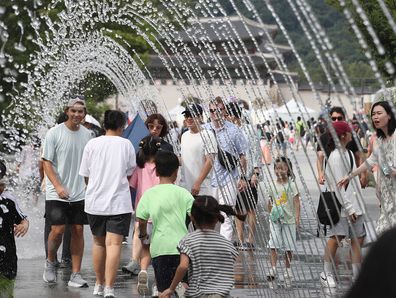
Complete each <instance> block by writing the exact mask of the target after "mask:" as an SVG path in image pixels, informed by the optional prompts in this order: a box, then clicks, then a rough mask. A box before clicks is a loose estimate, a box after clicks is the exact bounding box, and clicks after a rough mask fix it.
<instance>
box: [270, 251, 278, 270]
mask: <svg viewBox="0 0 396 298" xmlns="http://www.w3.org/2000/svg"><path fill="white" fill-rule="evenodd" d="M277 261H278V253H277V252H276V249H274V248H271V266H272V267H276V262H277Z"/></svg>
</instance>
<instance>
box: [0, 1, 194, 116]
mask: <svg viewBox="0 0 396 298" xmlns="http://www.w3.org/2000/svg"><path fill="white" fill-rule="evenodd" d="M189 1H190V0H187V1H183V0H178V1H177V2H178V3H182V4H183V5H189V4H190V3H189ZM66 2H68V3H69V4H70V3H71V4H72V5H80V4H78V3H79V1H66V0H64V1H51V0H40V1H26V0H2V2H1V7H0V49H3V51H0V78H1V79H0V113H1V112H2V111H3V110H4V108H5V107H6V106H8V105H9V104H10V102H11V100H12V95H13V94H15V93H18V92H20V90H21V88H22V86H23V85H24V84H25V83H26V81H27V73H28V71H31V70H32V68H33V65H32V64H31V63H30V61H31V59H32V54H34V53H35V52H37V51H40V49H39V47H38V46H37V44H35V42H34V40H35V38H36V35H35V30H34V28H33V27H34V26H39V27H40V28H39V30H38V31H39V35H40V36H41V37H42V38H43V39H45V40H46V39H50V38H51V30H49V28H48V26H46V24H45V22H43V18H44V17H49V18H50V19H51V20H52V21H53V22H56V21H58V20H59V19H60V14H61V13H62V12H63V11H64V10H65V8H66V6H65V3H66ZM73 2H74V4H73ZM38 3H39V4H38ZM136 3H137V4H136V6H138V7H140V8H141V11H137V13H138V14H139V15H140V16H143V17H144V16H145V15H147V16H148V18H152V17H153V16H152V15H154V14H155V13H156V12H158V13H157V18H158V20H161V19H163V20H164V23H166V22H169V23H170V24H171V25H172V26H174V27H175V28H177V24H176V22H174V15H172V13H171V12H169V11H168V10H167V9H164V7H163V5H162V2H161V1H159V0H142V1H139V2H136ZM90 5H92V9H94V7H93V6H94V5H93V4H90ZM97 5H98V6H99V5H103V6H105V5H108V6H109V7H116V8H117V9H118V10H119V11H121V10H123V9H124V8H125V7H126V6H131V5H135V4H134V3H132V4H131V1H128V0H119V1H112V0H101V1H98V2H97ZM87 13H90V14H91V16H92V19H95V17H97V14H96V13H95V12H94V11H89V12H88V11H87ZM117 13H118V12H117ZM115 15H116V14H115ZM34 20H36V21H34ZM38 24H40V25H38ZM134 25H136V26H137V27H138V28H139V29H140V30H141V32H145V33H146V36H148V38H149V39H150V42H152V43H153V44H156V40H155V38H154V36H155V35H156V33H155V28H153V27H152V25H151V24H148V23H147V22H145V21H144V18H142V19H140V20H139V21H137V22H136V24H134ZM83 30H84V31H86V32H93V31H98V32H99V31H100V32H102V33H103V34H104V35H106V36H108V37H110V38H111V39H113V40H114V41H115V42H116V43H118V44H119V45H121V46H122V47H124V48H125V49H126V50H127V51H128V53H129V54H130V55H131V56H132V57H133V56H135V55H139V57H140V58H141V59H142V60H143V63H146V62H147V60H148V53H149V52H150V50H151V47H152V46H151V45H150V44H149V43H148V41H147V40H145V39H144V38H143V37H142V36H141V35H140V34H139V33H138V32H137V31H135V30H133V29H132V28H131V27H130V26H129V25H128V24H121V23H119V22H117V21H116V18H114V17H109V18H108V19H106V20H95V23H94V25H92V23H88V22H87V23H86V24H85V25H84V28H83ZM151 33H153V34H151ZM137 61H138V62H137V63H138V65H139V60H137ZM99 80H105V79H104V78H103V76H101V75H100V74H99V73H92V74H90V75H87V76H86V77H85V78H84V82H82V84H80V85H81V86H84V87H89V84H90V83H93V84H95V85H96V91H95V92H96V93H95V92H94V88H90V89H91V90H89V91H87V92H84V93H86V94H85V95H86V97H87V98H88V99H95V100H96V101H97V100H103V99H104V98H106V97H107V96H109V95H111V94H114V92H115V89H114V86H113V87H109V86H104V85H103V84H102V85H100V84H99V85H98V84H96V83H97V81H99ZM107 82H109V81H107ZM97 95H99V96H97Z"/></svg>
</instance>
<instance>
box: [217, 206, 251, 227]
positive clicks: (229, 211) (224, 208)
mask: <svg viewBox="0 0 396 298" xmlns="http://www.w3.org/2000/svg"><path fill="white" fill-rule="evenodd" d="M219 211H223V212H224V213H225V214H227V215H228V216H230V215H233V216H235V217H236V218H238V219H239V220H241V221H245V219H246V216H247V214H239V213H236V212H235V210H234V208H233V207H232V206H229V205H219ZM223 222H224V221H222V222H221V223H223Z"/></svg>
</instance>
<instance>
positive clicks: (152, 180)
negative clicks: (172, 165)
mask: <svg viewBox="0 0 396 298" xmlns="http://www.w3.org/2000/svg"><path fill="white" fill-rule="evenodd" d="M160 146H161V139H160V138H158V137H153V136H151V135H149V136H147V137H144V138H143V139H142V140H141V141H140V143H139V148H140V149H139V151H138V153H137V155H136V164H137V167H136V168H135V171H134V172H133V174H132V176H131V178H130V179H129V186H130V187H131V188H133V189H135V190H136V199H135V206H134V208H135V210H136V208H137V206H138V204H139V201H140V198H141V197H142V195H143V193H144V192H145V191H146V190H147V189H149V188H150V187H153V186H155V185H157V184H159V177H158V176H157V175H156V173H155V163H154V159H155V155H156V154H157V151H158V150H159V149H160ZM149 226H151V224H150V225H149ZM149 226H148V229H149ZM150 261H151V258H150V252H149V250H148V249H147V248H142V245H141V241H140V239H139V223H138V222H137V221H136V222H135V226H134V233H133V240H132V260H131V261H130V262H129V263H128V264H127V265H125V266H123V267H122V270H123V271H124V272H129V273H132V274H134V275H137V274H138V273H139V270H140V267H142V268H145V267H146V268H147V267H148V265H149V264H150ZM139 263H140V264H139Z"/></svg>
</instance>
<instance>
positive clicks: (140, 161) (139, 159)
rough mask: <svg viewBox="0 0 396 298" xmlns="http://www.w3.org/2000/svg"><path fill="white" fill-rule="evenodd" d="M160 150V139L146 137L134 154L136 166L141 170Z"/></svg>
mask: <svg viewBox="0 0 396 298" xmlns="http://www.w3.org/2000/svg"><path fill="white" fill-rule="evenodd" d="M160 148H161V139H160V138H157V137H153V136H151V135H148V136H147V137H144V138H143V139H142V140H141V141H140V143H139V151H138V153H137V154H136V164H137V166H138V167H139V168H141V169H143V168H144V165H145V163H146V162H147V161H149V160H150V159H152V158H154V157H155V155H156V154H157V152H158V150H159V149H160Z"/></svg>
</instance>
